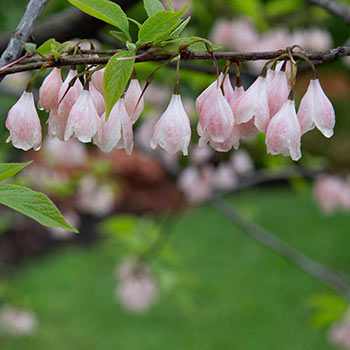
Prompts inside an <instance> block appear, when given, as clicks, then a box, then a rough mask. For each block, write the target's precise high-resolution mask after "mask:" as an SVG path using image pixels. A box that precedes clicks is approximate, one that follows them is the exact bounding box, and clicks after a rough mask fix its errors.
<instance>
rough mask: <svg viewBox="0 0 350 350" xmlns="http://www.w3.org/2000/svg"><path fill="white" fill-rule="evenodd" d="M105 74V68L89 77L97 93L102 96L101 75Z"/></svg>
mask: <svg viewBox="0 0 350 350" xmlns="http://www.w3.org/2000/svg"><path fill="white" fill-rule="evenodd" d="M104 73H105V68H102V69H100V70H98V71H96V72H95V73H94V74H92V76H91V82H92V83H93V84H94V86H95V88H96V89H97V91H98V92H99V93H100V94H102V96H103V75H104Z"/></svg>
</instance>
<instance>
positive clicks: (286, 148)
mask: <svg viewBox="0 0 350 350" xmlns="http://www.w3.org/2000/svg"><path fill="white" fill-rule="evenodd" d="M300 138H301V131H300V125H299V122H298V118H297V114H296V112H295V103H294V100H290V99H288V100H287V101H286V102H285V103H284V105H283V106H282V108H281V109H280V110H279V112H277V113H276V114H275V115H274V116H273V117H272V119H271V122H270V124H269V126H268V128H267V131H266V146H267V153H270V154H273V155H275V154H283V155H284V156H289V155H290V156H291V158H292V159H293V160H295V161H296V160H299V159H300V158H301V151H300Z"/></svg>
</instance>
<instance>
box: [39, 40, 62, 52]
mask: <svg viewBox="0 0 350 350" xmlns="http://www.w3.org/2000/svg"><path fill="white" fill-rule="evenodd" d="M59 45H60V43H59V42H58V41H56V40H55V39H49V40H46V41H45V42H44V43H43V44H42V45H40V46H39V48H38V49H37V51H38V52H39V53H41V54H42V55H49V54H50V53H51V51H52V49H53V48H55V49H56V50H57V49H58V47H59Z"/></svg>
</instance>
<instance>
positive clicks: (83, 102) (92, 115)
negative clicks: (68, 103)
mask: <svg viewBox="0 0 350 350" xmlns="http://www.w3.org/2000/svg"><path fill="white" fill-rule="evenodd" d="M99 123H100V119H99V116H98V114H97V111H96V108H95V105H94V102H93V100H92V97H91V94H90V92H89V91H88V90H83V91H82V92H81V94H80V96H79V98H78V100H77V102H75V104H74V106H73V107H72V109H71V111H70V112H69V116H68V120H67V128H66V131H65V133H64V140H65V141H67V140H69V139H70V137H71V136H72V135H73V134H74V135H75V137H76V138H77V139H78V140H79V141H81V142H84V143H86V142H91V138H92V137H93V136H94V135H95V134H96V132H97V130H98V126H99Z"/></svg>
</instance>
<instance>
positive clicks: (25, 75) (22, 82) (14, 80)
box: [1, 72, 31, 91]
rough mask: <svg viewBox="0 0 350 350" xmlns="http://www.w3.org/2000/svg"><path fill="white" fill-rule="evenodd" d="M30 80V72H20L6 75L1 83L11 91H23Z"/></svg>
mask: <svg viewBox="0 0 350 350" xmlns="http://www.w3.org/2000/svg"><path fill="white" fill-rule="evenodd" d="M30 78H31V75H30V73H29V72H19V73H15V74H9V75H6V76H5V77H4V79H3V80H2V82H1V83H2V84H5V85H7V86H8V87H10V88H11V89H15V90H19V91H23V90H24V89H25V88H26V86H27V84H28V82H29V80H30Z"/></svg>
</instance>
